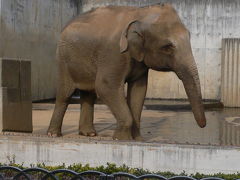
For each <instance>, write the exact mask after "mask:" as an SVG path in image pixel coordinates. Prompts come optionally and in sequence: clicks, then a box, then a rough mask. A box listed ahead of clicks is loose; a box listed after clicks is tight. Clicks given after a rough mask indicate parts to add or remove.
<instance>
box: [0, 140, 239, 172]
mask: <svg viewBox="0 0 240 180" xmlns="http://www.w3.org/2000/svg"><path fill="white" fill-rule="evenodd" d="M0 147H1V151H0V163H9V160H14V161H15V163H19V164H21V163H24V166H30V165H31V164H37V163H45V164H46V165H62V164H63V163H65V164H66V165H72V164H74V163H82V164H89V165H90V166H100V165H106V164H107V163H115V164H116V165H117V166H120V165H123V164H125V165H127V166H129V167H133V168H144V169H148V170H150V171H155V172H156V171H171V172H175V173H181V172H183V171H185V172H186V173H188V174H190V173H197V172H199V173H204V174H213V173H219V172H221V173H238V172H239V161H240V151H239V148H237V147H231V148H228V147H218V146H200V145H199V146H198V145H195V146H193V145H170V144H149V143H136V142H131V143H130V142H117V143H115V142H114V141H105V142H104V141H101V142H99V141H88V140H85V141H84V140H80V139H69V138H66V139H64V138H44V137H41V138H40V137H29V136H28V137H27V136H25V137H24V138H23V137H21V136H16V137H14V136H12V137H11V136H0Z"/></svg>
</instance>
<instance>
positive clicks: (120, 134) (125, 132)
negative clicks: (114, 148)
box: [113, 128, 133, 140]
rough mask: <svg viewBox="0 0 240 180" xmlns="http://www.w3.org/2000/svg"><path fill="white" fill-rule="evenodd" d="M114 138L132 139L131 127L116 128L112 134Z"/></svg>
mask: <svg viewBox="0 0 240 180" xmlns="http://www.w3.org/2000/svg"><path fill="white" fill-rule="evenodd" d="M113 139H114V140H132V139H133V138H132V133H131V128H122V129H116V130H115V132H114V135H113Z"/></svg>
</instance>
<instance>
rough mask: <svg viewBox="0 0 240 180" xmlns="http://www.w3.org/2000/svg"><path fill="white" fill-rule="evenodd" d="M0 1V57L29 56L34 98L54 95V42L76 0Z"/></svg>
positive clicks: (70, 14) (26, 57) (69, 16)
mask: <svg viewBox="0 0 240 180" xmlns="http://www.w3.org/2000/svg"><path fill="white" fill-rule="evenodd" d="M0 1H1V7H2V8H1V11H0V17H1V23H0V42H1V43H0V57H10V58H24V59H31V60H32V95H33V99H34V100H38V99H47V98H53V97H55V83H56V80H55V78H56V63H55V51H56V43H57V40H58V38H59V34H60V31H61V29H62V27H63V26H64V25H65V24H66V23H67V22H68V21H69V20H70V19H72V17H73V16H75V15H76V14H77V9H78V8H77V6H76V3H75V1H73V0H44V1H43V0H0Z"/></svg>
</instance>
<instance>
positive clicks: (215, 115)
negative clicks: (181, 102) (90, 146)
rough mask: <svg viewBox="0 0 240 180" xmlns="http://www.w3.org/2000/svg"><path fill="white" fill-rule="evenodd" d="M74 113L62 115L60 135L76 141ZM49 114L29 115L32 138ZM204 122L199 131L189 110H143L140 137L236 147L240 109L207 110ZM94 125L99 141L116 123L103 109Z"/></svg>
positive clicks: (41, 129)
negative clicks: (31, 122) (74, 138)
mask: <svg viewBox="0 0 240 180" xmlns="http://www.w3.org/2000/svg"><path fill="white" fill-rule="evenodd" d="M78 109H79V108H69V109H68V111H67V113H66V116H65V118H64V123H63V135H64V136H66V137H77V138H79V135H78V119H79V113H80V112H79V110H78ZM51 114H52V109H48V110H34V111H33V122H34V133H35V134H39V133H40V134H44V133H45V131H46V129H47V126H48V124H49V121H50V118H51ZM40 117H42V118H40ZM206 118H207V126H206V127H205V128H203V129H202V128H199V127H198V125H197V123H196V122H195V120H194V117H193V113H192V112H191V111H190V110H181V111H178V110H177V109H176V110H164V111H163V110H149V109H145V110H144V111H143V113H142V119H141V133H142V135H143V137H144V141H146V142H159V143H180V144H201V145H223V146H240V108H224V109H211V110H207V111H206ZM94 125H95V128H96V130H97V133H98V135H99V137H101V138H107V139H109V138H110V137H111V136H112V134H113V131H114V129H115V127H116V120H115V119H114V118H113V116H112V114H111V112H110V111H109V110H108V109H107V108H98V109H96V110H95V120H94ZM80 138H84V137H80ZM97 138H98V137H96V139H97Z"/></svg>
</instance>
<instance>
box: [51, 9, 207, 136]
mask: <svg viewBox="0 0 240 180" xmlns="http://www.w3.org/2000/svg"><path fill="white" fill-rule="evenodd" d="M57 57H58V67H59V74H58V78H59V79H58V81H57V82H58V88H57V99H56V105H55V110H54V113H53V116H52V119H51V123H50V126H49V129H48V135H49V136H60V135H61V127H62V121H63V116H64V114H65V111H66V108H67V105H68V100H69V97H70V96H71V94H72V93H73V92H74V90H75V89H76V88H78V89H80V90H81V99H82V105H81V117H80V123H79V133H80V134H82V135H86V136H95V135H96V131H95V129H94V126H93V106H94V101H95V99H96V97H97V96H99V98H100V99H101V100H102V101H103V102H104V103H106V104H107V105H108V107H109V108H110V110H111V111H112V113H113V114H114V116H115V118H116V119H117V128H116V130H115V133H114V136H113V138H114V139H119V140H130V139H135V140H141V134H140V117H141V111H142V107H143V102H144V98H145V95H146V90H147V79H148V70H149V69H153V70H157V71H174V72H175V73H176V74H177V76H178V77H179V78H180V79H181V80H182V81H183V84H184V87H185V90H186V93H187V95H188V98H189V101H190V103H191V106H192V110H193V113H194V117H195V119H196V121H197V123H198V125H199V126H200V127H205V125H206V119H205V114H204V109H203V104H202V97H201V89H200V82H199V76H198V71H197V66H196V64H195V61H194V57H193V55H192V50H191V45H190V37H189V32H188V30H187V29H186V27H185V26H184V25H183V24H182V22H181V20H180V19H179V16H178V15H177V13H176V11H175V10H174V8H173V7H172V6H171V5H168V4H165V5H154V6H149V7H144V8H136V7H114V6H110V7H103V8H98V9H95V10H93V11H91V12H88V13H86V14H83V15H80V16H79V17H78V18H76V19H75V20H73V21H72V22H71V23H70V24H69V25H67V26H66V28H65V29H64V30H63V32H62V34H61V39H60V41H59V44H58V50H57ZM125 83H128V90H127V98H125V95H124V84H125ZM159 91H161V89H159Z"/></svg>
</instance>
